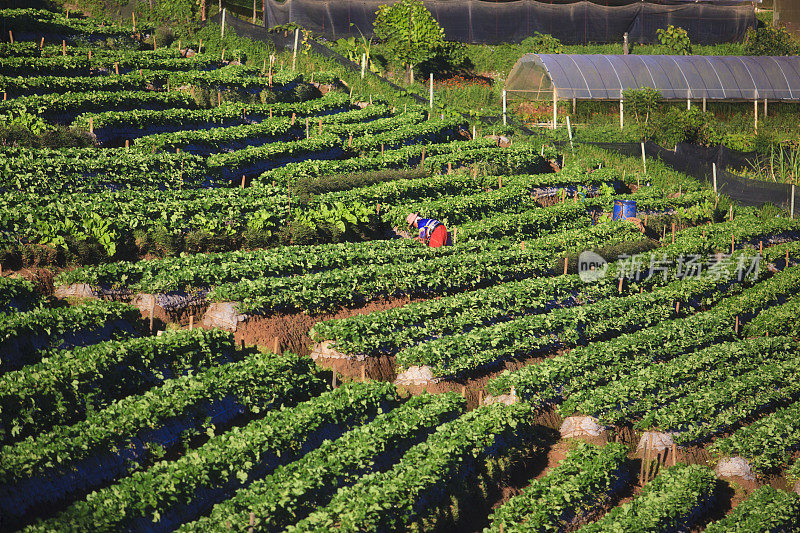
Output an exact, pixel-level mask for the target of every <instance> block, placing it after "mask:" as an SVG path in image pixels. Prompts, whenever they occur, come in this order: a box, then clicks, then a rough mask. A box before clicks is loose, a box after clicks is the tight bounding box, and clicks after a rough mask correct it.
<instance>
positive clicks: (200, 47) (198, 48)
mask: <svg viewBox="0 0 800 533" xmlns="http://www.w3.org/2000/svg"><path fill="white" fill-rule="evenodd" d="M202 52H203V39H200V43H199V44H198V45H197V53H198V54H200V53H202Z"/></svg>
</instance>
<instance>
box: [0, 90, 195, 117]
mask: <svg viewBox="0 0 800 533" xmlns="http://www.w3.org/2000/svg"><path fill="white" fill-rule="evenodd" d="M175 107H180V108H182V109H194V108H196V107H197V103H196V102H195V101H194V98H192V97H191V95H187V94H185V93H182V92H178V91H173V92H165V93H160V92H153V91H116V92H112V91H90V92H85V93H65V94H42V95H35V96H21V97H19V98H14V99H13V100H6V101H4V102H0V113H11V112H16V113H20V112H28V113H34V114H36V115H39V116H42V117H45V118H55V119H58V120H59V121H61V122H67V123H69V122H72V120H74V118H75V117H77V116H78V115H79V114H81V113H84V114H85V113H87V112H89V113H98V112H103V111H109V110H112V109H113V110H118V109H120V108H123V109H124V108H131V109H136V110H161V109H170V108H175Z"/></svg>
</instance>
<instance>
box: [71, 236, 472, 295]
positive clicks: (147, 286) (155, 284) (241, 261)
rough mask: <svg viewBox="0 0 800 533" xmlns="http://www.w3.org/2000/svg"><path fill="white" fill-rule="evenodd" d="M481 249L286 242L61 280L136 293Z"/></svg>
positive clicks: (112, 267) (93, 270)
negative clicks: (129, 290) (272, 246)
mask: <svg viewBox="0 0 800 533" xmlns="http://www.w3.org/2000/svg"><path fill="white" fill-rule="evenodd" d="M470 249H473V250H480V249H482V246H481V245H476V246H475V247H474V248H469V247H459V248H453V247H447V248H442V249H432V248H426V247H422V246H420V245H419V243H415V242H412V241H406V240H395V241H371V242H368V243H340V244H321V245H312V246H284V247H281V248H280V249H267V250H252V251H246V252H241V251H236V252H224V253H219V254H207V255H203V256H202V257H201V256H195V255H187V256H184V257H169V258H166V259H153V260H149V261H137V262H133V263H132V262H124V261H123V262H116V263H110V264H106V265H97V266H87V267H83V268H81V269H75V270H71V271H65V272H63V273H61V274H59V276H58V278H57V279H56V282H57V283H62V284H65V285H69V284H71V283H89V284H90V285H92V286H96V287H97V286H114V285H118V286H122V287H127V288H129V289H131V290H133V291H141V292H169V291H186V290H191V289H193V288H198V287H213V286H215V285H219V284H222V283H232V282H235V281H238V280H241V279H257V278H260V277H284V276H296V275H308V274H313V273H316V272H324V271H329V270H335V269H342V268H348V267H352V266H357V265H377V264H394V263H396V262H397V261H400V260H403V259H409V260H415V261H416V260H423V259H432V258H436V257H440V256H447V255H452V254H455V253H462V251H463V250H470Z"/></svg>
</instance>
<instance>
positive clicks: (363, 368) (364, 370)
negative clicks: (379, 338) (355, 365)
mask: <svg viewBox="0 0 800 533" xmlns="http://www.w3.org/2000/svg"><path fill="white" fill-rule="evenodd" d="M366 380H367V365H365V364H364V363H361V381H366Z"/></svg>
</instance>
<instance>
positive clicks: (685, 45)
mask: <svg viewBox="0 0 800 533" xmlns="http://www.w3.org/2000/svg"><path fill="white" fill-rule="evenodd" d="M656 34H657V35H658V42H660V43H661V44H662V45H664V46H666V47H667V48H668V49H669V51H670V52H672V53H673V54H678V55H690V54H691V53H692V42H691V40H689V34H688V32H687V31H686V30H684V29H683V28H681V27H680V26H678V27H676V26H673V25H672V24H670V25H669V26H667V27H666V29H658V30H656Z"/></svg>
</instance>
